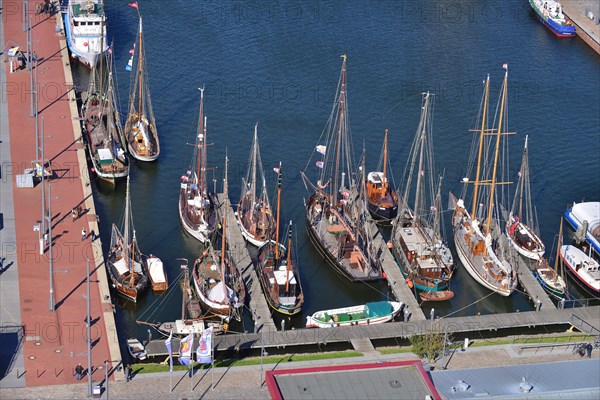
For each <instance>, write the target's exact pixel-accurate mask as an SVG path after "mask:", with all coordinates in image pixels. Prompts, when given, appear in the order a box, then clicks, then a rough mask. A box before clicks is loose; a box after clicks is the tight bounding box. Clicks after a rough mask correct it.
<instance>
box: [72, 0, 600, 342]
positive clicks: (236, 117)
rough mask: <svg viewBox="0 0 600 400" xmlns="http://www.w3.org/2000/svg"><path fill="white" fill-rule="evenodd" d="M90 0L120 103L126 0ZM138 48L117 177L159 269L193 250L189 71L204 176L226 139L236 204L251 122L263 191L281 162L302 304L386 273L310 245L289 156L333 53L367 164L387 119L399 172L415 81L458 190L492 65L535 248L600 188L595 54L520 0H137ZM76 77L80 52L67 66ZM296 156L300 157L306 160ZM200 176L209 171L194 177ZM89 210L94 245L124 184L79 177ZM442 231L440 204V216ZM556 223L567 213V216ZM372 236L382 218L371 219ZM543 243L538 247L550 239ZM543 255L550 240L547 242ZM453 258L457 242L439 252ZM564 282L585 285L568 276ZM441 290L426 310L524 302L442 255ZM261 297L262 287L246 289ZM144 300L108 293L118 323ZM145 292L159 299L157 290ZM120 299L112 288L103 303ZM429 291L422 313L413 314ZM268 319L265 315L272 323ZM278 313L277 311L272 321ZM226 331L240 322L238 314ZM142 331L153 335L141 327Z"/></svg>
mask: <svg viewBox="0 0 600 400" xmlns="http://www.w3.org/2000/svg"><path fill="white" fill-rule="evenodd" d="M107 3H108V4H107V5H106V9H107V15H108V29H109V37H110V38H111V40H113V41H114V57H115V62H116V78H117V81H118V85H119V88H118V89H119V96H120V100H121V105H120V107H121V110H122V111H123V119H125V116H126V110H127V96H128V86H129V78H130V75H129V73H128V72H126V71H125V65H126V64H127V60H128V58H129V54H128V51H129V49H130V48H131V46H132V44H133V42H134V40H135V34H136V31H137V15H136V12H135V10H133V9H131V8H129V7H127V5H126V3H127V2H114V1H109V2H107ZM139 3H140V9H141V12H142V15H143V17H144V32H145V46H146V57H147V62H148V68H149V74H150V85H151V91H152V102H153V106H154V112H155V116H156V121H157V124H158V131H159V136H160V141H161V147H162V154H161V157H160V159H159V160H158V162H156V163H152V164H148V163H146V164H143V163H139V162H134V163H133V166H132V169H131V182H132V183H131V191H132V199H133V203H134V210H133V213H134V221H135V228H136V232H137V237H138V239H139V243H140V247H141V249H142V251H143V252H145V253H153V254H156V255H158V256H159V257H161V259H162V260H163V261H164V262H165V263H166V265H167V268H168V274H169V278H170V281H171V283H174V282H175V279H176V277H177V276H178V274H179V265H178V264H179V263H178V262H177V261H176V260H175V259H176V258H180V257H184V258H188V259H189V260H190V261H191V260H194V259H195V257H197V255H198V252H199V245H198V242H196V241H195V240H193V239H191V238H190V237H188V236H186V235H185V234H184V233H183V231H182V229H181V227H180V224H179V219H178V213H177V199H178V190H179V183H180V179H179V177H180V176H181V175H182V173H184V171H186V170H187V169H188V165H189V163H190V160H191V157H192V148H191V147H190V146H188V145H187V143H192V142H193V141H194V135H195V130H196V123H197V116H198V101H199V92H198V90H197V88H198V87H200V86H203V85H205V87H206V92H205V93H206V96H205V115H206V116H207V117H208V123H207V135H208V140H209V142H212V143H213V146H211V147H210V148H209V150H208V157H209V164H211V165H212V166H213V167H214V169H213V170H212V171H213V174H214V178H215V179H217V180H218V182H219V185H218V189H219V190H221V180H222V170H223V162H224V157H225V153H226V152H227V154H228V156H229V158H230V160H231V161H230V173H229V187H230V197H231V201H232V203H237V201H238V199H239V197H240V191H241V177H242V176H243V175H244V174H245V170H246V164H247V160H248V153H249V150H250V144H251V140H252V134H253V128H254V124H255V122H257V121H258V122H259V140H260V146H261V151H262V159H263V164H264V168H265V171H266V175H267V179H268V184H269V185H270V191H271V192H273V193H274V190H275V179H276V176H275V174H274V173H272V172H271V169H272V167H273V166H275V165H276V164H278V162H279V161H282V162H283V165H284V181H283V188H284V193H283V210H284V215H285V218H286V219H293V220H294V222H295V223H296V231H297V241H296V243H295V246H297V247H298V252H299V259H300V268H301V280H302V285H303V289H304V291H305V298H306V302H305V305H304V310H303V316H299V317H296V318H294V319H293V320H292V322H291V323H292V324H293V325H295V326H298V327H299V326H303V325H304V320H305V318H304V316H305V315H308V314H312V313H313V312H315V311H317V310H320V309H327V308H333V307H341V306H347V305H355V304H362V303H364V302H366V301H372V300H378V299H385V298H387V296H388V291H387V287H386V284H385V283H381V284H374V285H366V284H358V283H351V282H348V281H346V280H345V279H342V278H341V277H340V276H339V275H338V274H337V273H336V272H334V271H333V269H332V268H330V267H329V266H328V265H326V264H325V263H324V262H323V260H322V259H320V258H319V257H318V256H317V253H316V251H315V249H313V247H312V245H311V243H310V242H309V240H308V237H307V234H306V231H305V226H304V221H303V198H305V197H307V192H306V190H305V189H304V186H303V184H302V182H301V179H300V175H299V171H301V170H303V169H304V168H305V165H306V164H307V162H308V158H309V157H310V155H311V153H312V151H313V149H314V146H315V145H316V144H317V140H318V138H319V136H320V134H321V131H322V129H323V127H324V125H325V122H326V120H327V117H328V116H329V112H330V110H331V103H332V101H333V96H334V92H335V86H336V84H337V80H338V76H339V69H340V66H341V59H340V55H341V54H344V53H345V54H347V55H348V75H347V81H348V98H349V110H350V112H349V118H350V125H351V127H352V136H353V140H354V148H355V150H356V151H357V153H356V154H355V156H356V157H358V156H359V154H358V151H359V150H360V148H361V147H362V146H363V144H364V146H365V148H366V152H367V157H368V161H367V169H368V170H373V169H374V168H376V166H377V162H378V160H379V152H380V149H381V144H382V140H383V132H384V130H385V129H386V128H388V129H389V130H390V138H389V149H390V159H391V163H392V170H393V171H392V172H393V174H394V175H395V177H396V181H397V182H399V181H400V178H401V175H402V168H403V166H404V163H405V160H406V157H407V156H408V151H409V148H410V143H411V141H412V138H413V135H414V133H415V130H416V128H417V124H418V120H419V113H420V104H421V93H422V92H423V91H431V92H433V93H435V95H436V99H435V115H434V128H433V132H434V146H435V152H436V154H435V157H436V164H437V165H436V168H437V169H438V170H439V171H442V170H444V169H445V171H446V173H445V180H444V187H443V193H444V200H443V204H446V203H447V193H448V192H449V191H452V192H454V193H455V194H456V193H460V190H461V185H460V184H459V181H460V180H461V179H462V178H463V176H465V166H466V163H467V160H468V154H469V146H470V143H471V135H472V134H471V133H470V132H469V131H468V130H469V129H471V128H474V118H475V116H476V112H477V110H478V106H479V101H480V97H481V91H482V84H481V83H482V81H483V79H485V76H486V75H487V74H490V77H491V83H492V87H491V92H490V93H492V95H491V96H490V99H491V100H490V103H491V105H492V106H495V102H496V97H497V94H498V91H499V87H500V83H501V80H502V77H503V70H502V68H501V67H502V64H504V63H508V65H509V71H510V72H509V106H508V116H509V119H508V121H509V124H508V127H507V128H508V129H509V130H511V131H516V132H518V133H519V135H516V136H511V137H510V138H509V148H510V156H511V171H513V173H514V174H515V175H516V171H518V169H519V163H520V158H521V151H522V146H523V142H524V139H525V135H526V134H527V135H529V149H530V166H531V174H532V181H533V182H532V191H533V193H534V196H535V201H536V206H537V211H538V216H539V220H540V229H541V235H542V238H543V240H544V241H545V242H546V246H547V248H548V252H550V251H551V250H552V249H551V248H552V243H553V241H554V236H555V235H556V233H557V232H558V225H559V220H560V217H561V215H562V213H563V212H564V210H565V209H566V207H567V205H568V204H570V203H572V202H573V201H581V200H582V199H586V200H598V199H599V198H600V174H599V173H598V171H600V157H599V150H600V105H599V104H600V68H599V65H600V57H599V56H598V55H597V54H596V53H594V52H593V51H592V50H591V49H590V48H589V47H588V46H587V45H586V44H585V43H584V42H583V41H582V40H581V39H579V38H575V39H570V40H569V39H558V38H556V37H554V36H553V35H552V34H551V33H550V32H549V31H548V30H547V29H546V28H544V27H543V26H542V25H541V24H540V23H539V22H538V21H537V20H536V19H535V16H534V15H533V12H532V11H531V10H530V8H529V5H528V3H527V2H523V1H508V2H494V1H454V2H451V3H449V2H445V1H424V2H418V1H412V0H411V1H391V2H384V1H377V2H366V1H349V2H337V1H323V2H317V1H303V2H292V1H290V2H288V1H281V2H271V1H260V2H233V1H225V2H219V1H213V2H195V1H194V2H190V1H183V0H171V1H169V2H166V1H162V0H160V1H159V0H147V1H145V0H142V1H140V2H139ZM75 74H76V79H79V80H80V82H84V81H85V80H86V77H85V76H84V69H83V68H76V69H75ZM311 168H312V167H311ZM210 179H212V177H211V178H210ZM95 189H96V190H95V192H96V193H95V199H96V209H97V212H98V214H99V216H100V220H101V227H100V230H101V234H102V239H103V243H104V245H105V246H108V244H109V237H110V226H111V223H113V222H117V223H119V221H120V219H121V214H122V212H123V201H124V195H125V185H119V186H118V187H117V189H116V191H115V192H106V191H105V190H103V189H102V188H101V187H98V186H95ZM445 217H446V218H445V225H446V231H447V236H448V238H449V241H450V242H452V240H451V229H450V224H449V217H450V214H449V213H446V214H445ZM567 232H568V229H567ZM388 234H389V232H388ZM554 251H555V250H554ZM552 257H553V256H552ZM455 259H456V260H457V262H458V258H457V257H456V256H455ZM572 287H573V288H572V291H573V292H574V293H575V294H576V295H577V296H580V297H587V296H586V295H585V293H581V292H580V291H579V290H578V289H577V288H576V287H574V285H572ZM451 288H452V290H453V291H455V293H456V297H455V298H454V299H453V300H452V301H450V302H448V303H445V304H435V306H434V307H435V309H436V315H440V316H443V315H448V314H450V313H454V314H453V315H473V314H476V313H482V314H486V313H500V312H513V311H517V310H521V311H524V310H530V309H531V308H532V306H531V305H530V303H529V302H528V301H527V299H526V297H524V296H523V295H522V294H520V293H514V294H513V295H512V296H510V297H509V298H503V297H500V296H498V295H492V296H489V297H487V298H486V299H485V300H483V301H479V302H477V303H475V304H473V303H474V302H476V301H477V300H479V299H481V298H483V297H485V296H487V295H488V294H489V292H488V291H487V290H485V289H484V288H482V287H481V286H480V285H478V284H477V283H475V282H474V281H473V280H472V279H471V277H470V276H469V275H468V274H467V273H466V272H465V271H464V270H463V269H462V266H460V265H459V266H458V271H457V273H456V275H455V279H454V281H453V283H452V286H451ZM258 295H261V294H258ZM180 299H181V297H180V291H179V290H178V289H177V290H175V292H174V293H173V295H172V296H171V297H170V298H169V299H168V301H165V302H164V304H163V305H161V306H160V307H159V306H158V302H157V303H156V304H154V307H153V309H160V311H157V313H156V314H155V315H154V317H153V319H154V320H155V321H161V320H172V319H174V318H175V317H176V316H177V315H178V314H179V313H180V307H181V306H180V301H181V300H180ZM154 301H155V297H154V295H153V294H152V293H147V294H146V295H145V296H143V297H142V299H141V300H140V301H139V302H138V304H137V306H133V305H131V304H128V305H127V304H126V305H124V306H121V304H119V307H117V323H118V326H119V330H120V331H121V332H122V336H123V337H130V336H138V337H145V335H146V333H145V332H146V329H147V327H144V326H138V325H136V324H135V320H136V319H137V318H138V317H139V315H140V314H142V313H146V314H145V317H147V316H148V314H149V313H150V312H151V311H147V310H148V309H149V308H150V306H151V304H152V303H153V302H154ZM159 301H160V300H159ZM119 303H121V302H119ZM429 309H430V306H426V308H425V310H424V312H425V314H426V315H429ZM278 325H279V323H278ZM287 325H288V326H289V322H288V323H287ZM231 328H232V330H236V331H243V330H252V326H251V325H250V324H248V323H246V324H235V325H232V327H231ZM154 336H156V334H154Z"/></svg>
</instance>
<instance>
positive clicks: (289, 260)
mask: <svg viewBox="0 0 600 400" xmlns="http://www.w3.org/2000/svg"><path fill="white" fill-rule="evenodd" d="M289 229H290V231H289V233H288V245H287V258H286V264H285V293H286V294H287V292H288V291H289V290H290V269H291V268H292V257H291V251H292V221H290V228H289Z"/></svg>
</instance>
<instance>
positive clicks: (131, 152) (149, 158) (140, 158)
mask: <svg viewBox="0 0 600 400" xmlns="http://www.w3.org/2000/svg"><path fill="white" fill-rule="evenodd" d="M129 153H130V154H131V155H132V156H133V158H135V159H136V160H138V161H156V160H157V159H158V154H156V155H155V156H152V157H144V156H141V155H139V154H138V153H136V152H135V151H133V150H132V149H131V148H130V149H129Z"/></svg>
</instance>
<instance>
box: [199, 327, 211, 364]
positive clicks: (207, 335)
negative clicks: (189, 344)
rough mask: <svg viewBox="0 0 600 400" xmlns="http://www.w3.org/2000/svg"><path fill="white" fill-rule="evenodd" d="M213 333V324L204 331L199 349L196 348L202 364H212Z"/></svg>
mask: <svg viewBox="0 0 600 400" xmlns="http://www.w3.org/2000/svg"><path fill="white" fill-rule="evenodd" d="M212 334H213V327H212V326H211V327H209V328H207V329H205V330H204V332H202V337H201V338H200V343H199V344H198V350H196V360H197V361H198V362H199V363H200V364H210V363H211V362H212Z"/></svg>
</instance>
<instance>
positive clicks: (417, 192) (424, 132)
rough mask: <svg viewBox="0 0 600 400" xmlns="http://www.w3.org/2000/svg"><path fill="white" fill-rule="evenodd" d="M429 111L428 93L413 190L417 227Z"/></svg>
mask: <svg viewBox="0 0 600 400" xmlns="http://www.w3.org/2000/svg"><path fill="white" fill-rule="evenodd" d="M428 111H429V92H427V93H426V94H425V105H424V106H423V113H422V114H421V121H422V122H421V145H420V149H419V169H418V170H417V187H416V190H415V206H414V209H413V215H414V217H413V225H414V226H419V208H420V204H419V202H420V201H421V181H422V180H423V175H424V171H423V152H424V151H425V139H426V137H427V113H428Z"/></svg>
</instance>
